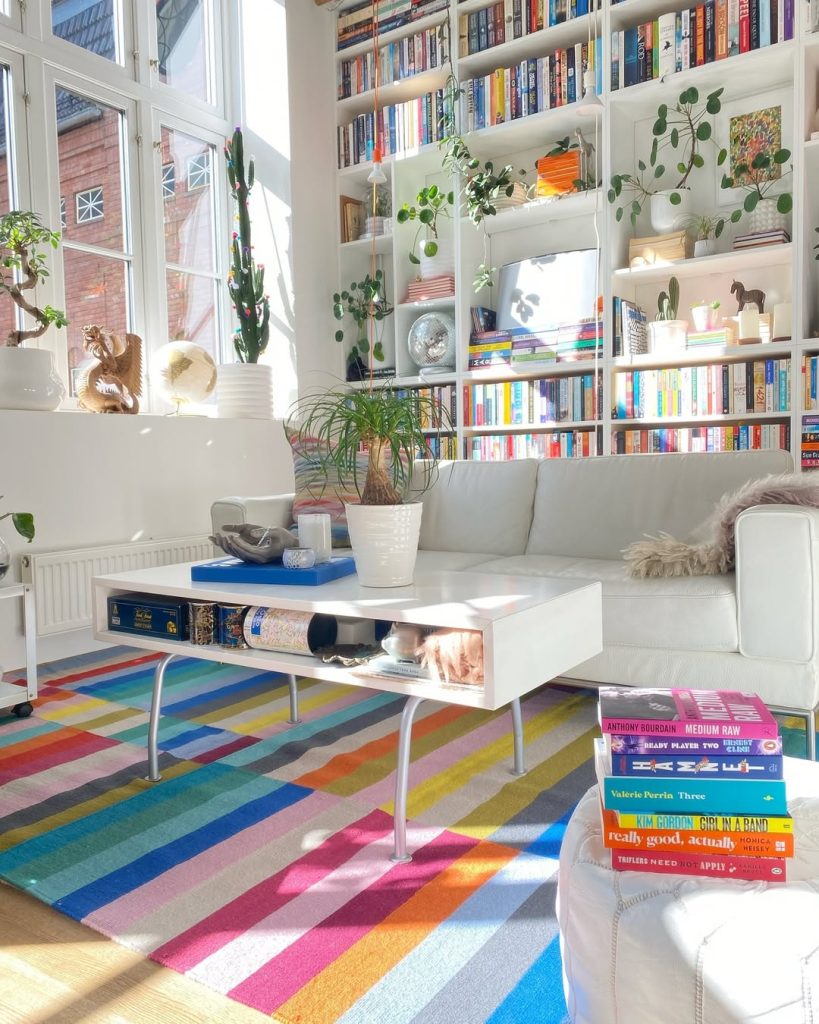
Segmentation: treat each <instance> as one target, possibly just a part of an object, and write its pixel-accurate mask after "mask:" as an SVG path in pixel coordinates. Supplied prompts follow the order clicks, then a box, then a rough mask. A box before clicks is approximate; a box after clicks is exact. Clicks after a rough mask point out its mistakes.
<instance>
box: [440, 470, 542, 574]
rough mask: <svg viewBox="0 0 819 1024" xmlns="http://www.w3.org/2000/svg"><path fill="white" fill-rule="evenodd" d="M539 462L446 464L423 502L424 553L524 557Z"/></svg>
mask: <svg viewBox="0 0 819 1024" xmlns="http://www.w3.org/2000/svg"><path fill="white" fill-rule="evenodd" d="M537 467H538V460H537V459H519V460H517V461H510V462H441V463H440V464H439V467H438V478H437V479H436V481H435V483H434V484H433V485H432V487H430V489H429V490H428V491H426V493H425V494H423V495H422V498H421V500H422V501H423V502H424V515H423V518H422V519H421V541H420V547H421V548H422V549H430V550H438V551H483V552H485V553H486V554H487V555H519V554H522V553H523V551H524V550H525V548H526V540H527V538H528V536H529V527H530V526H531V523H532V502H533V500H534V495H535V480H536V479H537Z"/></svg>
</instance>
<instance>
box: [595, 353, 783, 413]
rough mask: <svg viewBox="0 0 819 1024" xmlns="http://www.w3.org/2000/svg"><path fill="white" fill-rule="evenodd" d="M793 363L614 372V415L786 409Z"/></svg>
mask: <svg viewBox="0 0 819 1024" xmlns="http://www.w3.org/2000/svg"><path fill="white" fill-rule="evenodd" d="M790 385H791V361H790V358H788V357H787V356H786V357H784V358H781V359H754V360H753V361H748V362H745V363H714V364H711V365H708V366H683V367H680V368H679V369H668V368H665V369H652V370H627V371H623V372H618V373H616V374H615V375H614V409H613V412H612V414H613V416H614V418H615V419H656V418H657V417H658V416H682V417H691V416H713V415H720V414H722V415H726V414H731V413H734V414H736V413H745V412H788V411H789V410H790Z"/></svg>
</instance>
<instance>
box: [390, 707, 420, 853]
mask: <svg viewBox="0 0 819 1024" xmlns="http://www.w3.org/2000/svg"><path fill="white" fill-rule="evenodd" d="M423 699H424V698H423V697H407V703H406V704H405V705H404V710H403V711H402V712H401V728H400V729H399V731H398V759H397V764H396V766H395V809H394V810H393V816H392V820H393V837H394V847H393V854H392V857H390V860H394V861H397V862H398V863H400V864H403V863H405V862H406V861H409V860H412V855H411V854H409V853H407V789H408V787H409V763H410V744H411V743H412V720H413V718H414V717H415V712H416V711H417V709H418V705H419V704H421V702H422V701H423Z"/></svg>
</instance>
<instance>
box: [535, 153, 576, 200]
mask: <svg viewBox="0 0 819 1024" xmlns="http://www.w3.org/2000/svg"><path fill="white" fill-rule="evenodd" d="M580 161H581V152H580V150H579V149H570V150H568V151H567V152H565V153H555V154H554V155H553V156H542V157H541V158H540V159H539V160H538V162H537V186H536V189H535V191H536V194H537V195H539V196H563V195H566V193H567V192H574V191H575V190H576V188H577V186H576V185H575V182H576V181H578V180H579V179H580V178H581V177H582V174H581V171H580Z"/></svg>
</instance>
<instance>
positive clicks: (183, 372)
mask: <svg viewBox="0 0 819 1024" xmlns="http://www.w3.org/2000/svg"><path fill="white" fill-rule="evenodd" d="M151 382H152V383H153V385H154V387H155V388H156V389H157V391H158V392H159V394H160V395H161V396H162V397H163V398H164V399H166V401H168V402H172V403H173V404H174V405H175V406H176V409H175V410H174V413H175V414H176V415H179V413H180V410H181V408H182V406H184V405H192V404H195V403H198V402H204V400H205V399H206V398H207V397H208V396H209V395H212V394H213V391H214V388H215V387H216V364H215V363H214V362H213V360H212V359H211V357H210V356H209V355H208V353H207V352H206V351H205V350H204V349H203V348H202V346H201V345H196V344H194V343H193V342H192V341H169V342H168V344H167V345H163V346H162V348H160V349H158V351H157V352H156V353H155V354H154V356H153V358H152V360H151Z"/></svg>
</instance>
